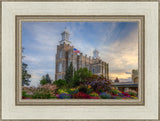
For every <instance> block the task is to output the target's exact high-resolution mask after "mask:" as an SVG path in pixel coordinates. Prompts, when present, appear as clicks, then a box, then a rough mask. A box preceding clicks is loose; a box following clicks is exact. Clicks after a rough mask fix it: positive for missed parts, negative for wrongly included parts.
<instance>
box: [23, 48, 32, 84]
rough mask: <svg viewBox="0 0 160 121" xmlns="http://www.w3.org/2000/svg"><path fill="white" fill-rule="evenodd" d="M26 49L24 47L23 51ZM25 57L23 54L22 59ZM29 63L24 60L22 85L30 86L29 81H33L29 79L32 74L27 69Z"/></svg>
mask: <svg viewBox="0 0 160 121" xmlns="http://www.w3.org/2000/svg"><path fill="white" fill-rule="evenodd" d="M23 51H24V48H22V53H23ZM23 58H24V56H22V59H23ZM27 66H28V65H27V64H26V63H24V62H22V86H24V85H27V86H29V83H30V82H31V81H30V80H29V79H30V78H31V75H30V74H28V71H27Z"/></svg>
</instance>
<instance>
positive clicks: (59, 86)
mask: <svg viewBox="0 0 160 121" xmlns="http://www.w3.org/2000/svg"><path fill="white" fill-rule="evenodd" d="M53 84H55V85H56V86H57V87H58V88H61V87H63V86H66V85H67V83H66V81H65V80H62V79H59V80H56V81H54V82H53Z"/></svg>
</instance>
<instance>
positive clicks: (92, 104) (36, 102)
mask: <svg viewBox="0 0 160 121" xmlns="http://www.w3.org/2000/svg"><path fill="white" fill-rule="evenodd" d="M49 1H50V0H49ZM73 1H74V0H73ZM78 1H81V0H78ZM87 1H90V0H87ZM93 1H96V0H93ZM102 1H103V0H102ZM124 1H125V2H126V0H124ZM124 1H123V2H124ZM145 1H147V0H145ZM145 1H141V2H145ZM149 1H150V0H149ZM90 2H91V1H90ZM107 2H109V1H108V0H107ZM114 2H115V1H114ZM152 2H153V1H151V3H152ZM154 2H158V1H156V0H154ZM17 17H18V16H17ZM19 17H20V16H19ZM23 17H24V16H23ZM17 25H19V24H17ZM142 28H143V27H142ZM143 32H144V31H143ZM142 38H143V37H142ZM16 45H17V44H16ZM139 45H140V44H139ZM142 47H143V46H142ZM142 51H143V49H142ZM18 52H20V51H18ZM19 54H20V53H18V55H19ZM16 57H17V56H16ZM142 60H143V59H142ZM143 64H144V63H143ZM18 68H19V65H18ZM18 89H19V88H18ZM17 97H18V96H17ZM2 98H3V97H2ZM143 101H144V100H143ZM143 101H142V103H143ZM142 103H141V104H142ZM17 104H18V103H17ZM46 104H47V103H46ZM46 104H45V105H46ZM132 104H134V103H132ZM143 104H144V103H143ZM18 105H19V106H20V105H28V106H29V105H30V104H29V103H28V104H27V103H25V104H23V103H21V104H18ZM33 105H37V102H36V104H33ZM38 105H40V104H38ZM38 105H37V106H38ZM47 105H48V104H47ZM49 105H50V104H49ZM64 105H66V104H64ZM75 105H77V104H75ZM78 105H79V104H78ZM82 105H86V106H87V104H82ZM91 105H94V104H91ZM100 105H103V104H100ZM104 105H106V104H104ZM107 105H108V104H107ZM109 105H110V106H113V105H112V104H109ZM118 105H119V104H118ZM120 105H121V104H120ZM127 105H128V104H127ZM135 105H137V104H135ZM102 107H103V106H102ZM104 107H105V106H104ZM31 120H35V119H31ZM55 120H57V119H55ZM72 120H73V119H72ZM89 120H91V119H89ZM96 120H97V119H96ZM102 120H104V119H102ZM111 120H113V119H111ZM121 120H122V119H121ZM123 120H124V119H123Z"/></svg>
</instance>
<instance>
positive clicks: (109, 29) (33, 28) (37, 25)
mask: <svg viewBox="0 0 160 121" xmlns="http://www.w3.org/2000/svg"><path fill="white" fill-rule="evenodd" d="M65 27H67V30H68V31H69V32H70V41H71V42H72V45H74V47H75V48H77V49H78V50H80V51H81V52H82V53H83V54H87V55H88V56H93V50H94V49H95V48H96V49H97V50H98V51H99V52H100V54H99V55H100V58H101V59H102V60H104V61H106V62H108V63H109V76H110V78H111V79H112V80H114V79H115V78H116V77H118V78H119V80H120V81H131V71H132V69H137V68H138V23H136V22H23V23H22V46H23V47H24V48H25V49H24V52H23V56H25V58H24V59H23V60H22V61H23V62H25V63H27V64H28V72H29V73H30V74H31V75H32V78H31V86H37V85H38V84H39V80H40V79H41V77H42V76H43V75H45V74H47V73H48V74H49V75H50V76H51V78H52V79H53V80H54V75H55V55H56V46H57V45H58V44H59V41H60V40H61V33H62V32H63V31H64V29H65Z"/></svg>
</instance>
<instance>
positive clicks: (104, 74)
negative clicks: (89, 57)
mask: <svg viewBox="0 0 160 121" xmlns="http://www.w3.org/2000/svg"><path fill="white" fill-rule="evenodd" d="M103 75H105V68H104V67H103Z"/></svg>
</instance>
